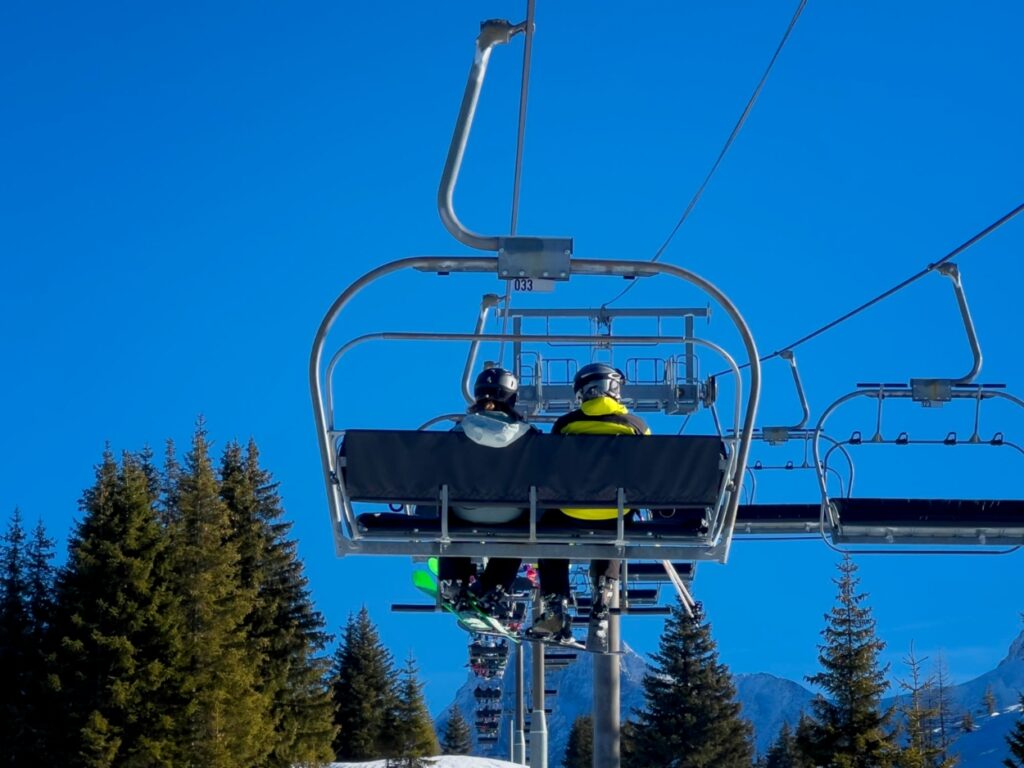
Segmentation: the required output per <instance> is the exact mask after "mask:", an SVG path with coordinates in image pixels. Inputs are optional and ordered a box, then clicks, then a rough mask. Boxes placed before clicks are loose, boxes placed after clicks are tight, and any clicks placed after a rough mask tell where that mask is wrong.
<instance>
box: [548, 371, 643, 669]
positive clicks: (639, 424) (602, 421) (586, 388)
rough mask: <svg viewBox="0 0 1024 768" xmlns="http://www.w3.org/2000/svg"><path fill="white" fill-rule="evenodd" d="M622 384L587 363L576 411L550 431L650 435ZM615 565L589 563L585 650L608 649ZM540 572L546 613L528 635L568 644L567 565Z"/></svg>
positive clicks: (591, 512) (596, 517)
mask: <svg viewBox="0 0 1024 768" xmlns="http://www.w3.org/2000/svg"><path fill="white" fill-rule="evenodd" d="M625 381H626V377H625V376H624V375H623V373H622V371H620V370H619V369H617V368H614V367H612V366H610V365H607V364H605V363H591V364H589V365H585V366H583V367H582V368H580V369H579V371H578V372H577V374H576V377H575V378H574V379H573V391H574V392H575V393H576V397H577V398H578V399H579V401H580V407H579V408H577V409H576V410H575V411H572V412H570V413H567V414H565V415H564V416H562V417H560V418H559V419H558V420H557V421H556V422H555V423H554V426H553V427H552V428H551V431H552V432H553V433H554V434H562V435H649V434H651V430H650V427H648V426H647V423H646V422H645V421H644V420H643V419H641V418H640V417H639V416H636V415H634V414H632V413H630V412H629V409H628V408H626V406H624V405H623V404H622V402H621V401H622V385H623V384H624V383H625ZM617 517H618V510H617V509H616V508H614V507H610V508H605V509H581V508H571V509H563V510H561V512H560V513H548V514H547V515H545V517H544V522H545V524H547V523H550V522H554V523H555V524H556V525H574V524H575V525H578V524H579V523H578V522H576V521H581V520H585V521H587V525H588V527H591V528H608V529H615V528H616V527H617V522H616V518H617ZM631 517H632V513H631V512H630V511H628V510H627V511H626V520H627V522H628V521H629V519H630V518H631ZM553 518H555V519H553ZM558 518H560V519H558ZM619 565H620V564H619V561H618V560H593V561H591V563H590V579H591V583H592V586H593V595H594V597H593V604H592V606H591V609H590V629H589V632H588V633H587V649H588V650H593V651H601V650H605V651H606V650H607V649H608V612H609V611H608V608H609V602H610V600H611V597H612V594H613V592H614V590H615V586H616V582H617V581H618V578H619ZM538 566H539V570H540V581H541V590H542V592H543V593H544V598H543V608H544V610H543V613H542V614H541V616H540V617H538V619H537V621H536V622H534V625H533V627H531V628H530V630H529V632H528V634H530V635H532V636H533V637H538V638H542V639H546V638H549V637H550V638H552V639H555V640H571V638H572V629H571V625H572V619H571V617H570V616H569V612H568V605H569V600H570V594H571V593H570V588H569V561H568V560H548V559H542V560H541V561H540V562H539V563H538Z"/></svg>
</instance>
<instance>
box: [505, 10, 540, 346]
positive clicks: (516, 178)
mask: <svg viewBox="0 0 1024 768" xmlns="http://www.w3.org/2000/svg"><path fill="white" fill-rule="evenodd" d="M535 1H536V0H526V21H525V22H524V24H525V26H526V29H525V33H526V42H525V44H524V45H523V77H522V81H521V84H520V86H519V128H518V131H517V132H516V164H515V170H514V171H513V173H512V221H511V222H510V224H509V234H510V235H515V233H516V227H517V226H518V225H519V189H520V186H521V179H522V175H523V145H524V144H525V142H526V96H527V93H528V91H529V89H530V59H531V57H532V54H533V16H534V6H535ZM502 306H503V307H504V310H505V316H504V321H503V322H502V324H501V333H502V335H503V336H504V335H505V334H507V333H508V312H509V309H511V307H512V281H511V280H506V281H505V301H504V302H503V303H502ZM498 364H499V365H504V364H505V342H501V344H499V345H498Z"/></svg>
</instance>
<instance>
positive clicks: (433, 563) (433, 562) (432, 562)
mask: <svg viewBox="0 0 1024 768" xmlns="http://www.w3.org/2000/svg"><path fill="white" fill-rule="evenodd" d="M427 568H429V569H430V572H431V573H432V574H434V575H435V576H437V568H438V565H437V558H436V557H428V558H427Z"/></svg>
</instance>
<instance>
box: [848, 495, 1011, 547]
mask: <svg viewBox="0 0 1024 768" xmlns="http://www.w3.org/2000/svg"><path fill="white" fill-rule="evenodd" d="M832 504H833V505H834V507H835V509H836V513H837V517H838V526H837V529H836V534H835V538H836V540H837V541H846V542H851V543H869V542H878V541H879V540H884V541H887V542H890V543H904V544H914V543H918V544H920V543H933V544H968V543H976V544H993V545H1008V544H1010V545H1016V544H1024V501H1021V500H985V499H982V500H961V499H870V498H862V499H857V498H842V499H832Z"/></svg>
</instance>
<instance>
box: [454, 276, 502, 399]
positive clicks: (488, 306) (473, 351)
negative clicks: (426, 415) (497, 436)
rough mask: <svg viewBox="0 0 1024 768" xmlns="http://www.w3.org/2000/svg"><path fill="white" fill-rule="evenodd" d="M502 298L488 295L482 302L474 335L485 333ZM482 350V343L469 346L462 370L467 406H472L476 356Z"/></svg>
mask: <svg viewBox="0 0 1024 768" xmlns="http://www.w3.org/2000/svg"><path fill="white" fill-rule="evenodd" d="M500 301H501V297H500V296H498V294H496V293H486V294H484V297H483V298H482V299H481V300H480V316H479V317H477V319H476V330H474V331H473V333H474V334H475V335H477V336H479V335H480V334H481V333H483V330H484V325H486V323H487V316H488V315H489V314H490V312H491V310H492V309H494V307H496V306H498V302H500ZM479 350H480V341H479V340H475V341H473V343H472V344H470V345H469V355H468V356H467V357H466V367H465V368H463V369H462V396H463V397H464V398H465V399H466V405H472V404H473V402H474V400H475V398H474V397H473V369H474V368H475V367H476V355H477V352H478V351H479Z"/></svg>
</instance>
